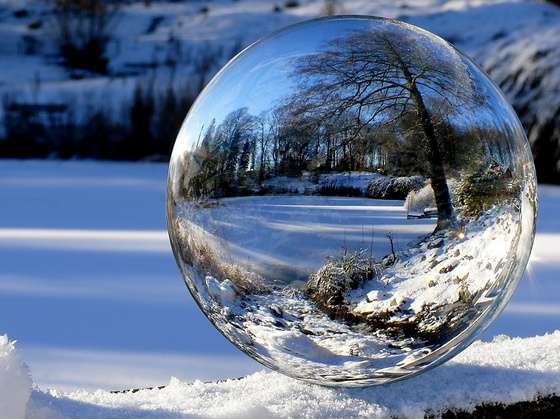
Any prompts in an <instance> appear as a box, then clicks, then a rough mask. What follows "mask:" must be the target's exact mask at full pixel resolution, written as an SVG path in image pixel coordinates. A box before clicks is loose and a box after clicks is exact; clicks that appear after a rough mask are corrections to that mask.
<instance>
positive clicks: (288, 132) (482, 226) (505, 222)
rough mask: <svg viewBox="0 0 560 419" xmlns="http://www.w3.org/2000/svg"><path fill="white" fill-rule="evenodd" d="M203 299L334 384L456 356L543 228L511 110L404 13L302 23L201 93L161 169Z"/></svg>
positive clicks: (301, 373)
mask: <svg viewBox="0 0 560 419" xmlns="http://www.w3.org/2000/svg"><path fill="white" fill-rule="evenodd" d="M167 204H168V226H169V234H170V238H171V243H172V247H173V250H174V253H175V257H176V259H177V262H178V264H179V267H180V269H181V271H182V274H183V276H184V279H185V282H186V285H187V286H188V288H189V290H190V292H191V294H192V296H193V297H194V299H195V300H196V302H197V303H198V305H199V306H200V308H201V309H202V311H203V312H204V314H205V315H206V316H207V317H208V318H209V319H210V321H211V322H212V323H213V324H214V326H215V327H216V328H217V329H218V330H219V331H220V332H222V333H223V334H224V336H226V337H227V339H229V340H230V341H231V342H232V343H233V344H235V345H236V346H237V347H238V348H239V349H241V350H242V351H243V352H245V353H246V354H248V355H249V356H251V357H253V358H254V359H256V360H257V361H259V362H261V363H262V364H264V365H266V366H268V367H270V368H272V369H275V370H277V371H280V372H282V373H284V374H287V375H289V376H292V377H295V378H298V379H302V380H306V381H309V382H314V383H318V384H324V385H340V386H365V385H373V384H383V383H387V382H390V381H394V380H398V379H403V378H405V377H409V376H411V375H414V374H417V373H419V372H421V371H424V370H426V369H428V368H430V367H433V366H435V365H438V364H440V363H442V362H443V361H445V360H446V359H448V358H450V357H451V356H453V355H455V354H457V353H458V352H459V351H461V350H462V349H464V348H465V347H466V346H467V345H468V344H469V343H470V342H472V341H473V340H474V338H475V337H476V336H477V335H478V334H479V333H480V332H481V331H482V330H484V328H486V327H487V326H488V325H489V323H490V322H491V321H492V320H493V319H494V318H495V317H496V316H497V314H498V313H499V312H500V311H501V310H502V309H503V307H504V305H505V304H506V303H507V301H508V300H509V298H510V297H511V295H512V293H513V291H514V289H515V287H516V285H517V283H518V282H519V280H520V279H521V277H522V275H523V271H524V269H525V266H526V264H527V260H528V257H529V254H530V250H531V246H532V243H533V237H534V226H535V216H536V215H535V213H536V182H535V172H534V166H533V161H532V156H531V152H530V149H529V145H528V142H527V139H526V137H525V134H524V132H523V129H522V127H521V124H520V122H519V120H518V119H517V117H516V115H515V113H514V112H513V110H512V109H511V107H510V106H509V105H508V104H507V102H506V100H505V99H504V97H503V96H502V94H501V93H500V91H499V90H498V89H497V88H496V87H495V86H494V84H493V83H492V82H491V81H490V80H489V79H488V77H487V76H486V75H485V74H484V73H483V72H482V71H481V70H480V69H479V68H478V67H477V66H476V65H474V64H473V63H472V62H471V61H470V60H469V59H468V58H467V57H465V56H464V55H463V54H461V53H460V52H459V51H457V50H456V49H455V48H454V47H452V46H451V45H450V44H448V43H447V42H445V41H444V40H442V39H441V38H438V37H437V36H435V35H433V34H431V33H429V32H427V31H425V30H422V29H419V28H417V27H414V26H411V25H408V24H405V23H401V22H398V21H395V20H386V19H381V18H370V17H337V18H330V19H319V20H313V21H308V22H305V23H301V24H297V25H294V26H291V27H289V28H286V29H284V30H282V31H279V32H277V33H275V34H273V35H271V36H269V37H267V38H265V39H263V40H261V41H259V42H257V43H255V44H253V45H251V46H250V47H248V48H247V49H245V50H244V51H243V52H241V53H240V54H239V55H238V56H237V57H235V58H234V59H233V60H231V61H230V62H229V63H228V64H227V65H226V66H225V67H224V68H223V69H222V71H220V72H219V73H218V75H216V76H215V77H214V79H213V80H212V81H211V82H210V83H209V84H208V86H207V87H206V89H205V90H204V91H203V92H202V93H201V94H200V96H199V98H198V99H197V100H196V102H195V104H194V105H193V106H192V108H191V110H190V112H189V114H188V115H187V117H186V119H185V122H184V123H183V126H182V128H181V131H180V133H179V135H178V138H177V141H176V143H175V147H174V150H173V155H172V158H171V163H170V167H169V178H168V195H167Z"/></svg>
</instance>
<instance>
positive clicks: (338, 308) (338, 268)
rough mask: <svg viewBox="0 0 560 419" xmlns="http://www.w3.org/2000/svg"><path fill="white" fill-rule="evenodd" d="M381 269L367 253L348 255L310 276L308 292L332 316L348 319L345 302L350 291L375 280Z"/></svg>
mask: <svg viewBox="0 0 560 419" xmlns="http://www.w3.org/2000/svg"><path fill="white" fill-rule="evenodd" d="M378 270H379V266H378V264H376V263H375V262H374V260H373V258H372V257H371V255H369V254H368V253H367V251H365V250H362V251H356V252H348V253H344V254H343V255H342V256H340V257H339V258H333V259H331V260H329V261H328V262H327V263H326V264H325V265H323V266H322V267H321V268H320V269H319V270H317V271H316V272H315V273H313V274H311V275H310V277H309V281H308V282H307V284H306V285H305V293H306V295H307V296H308V297H309V298H310V299H311V300H312V301H314V302H315V303H316V304H317V305H318V306H319V307H320V308H321V309H322V310H324V311H325V312H326V313H327V314H329V315H330V316H334V317H338V318H345V317H347V316H348V312H347V310H346V309H345V308H346V305H345V304H344V301H345V298H346V295H347V294H348V292H349V291H351V290H353V289H356V288H358V287H359V286H360V285H361V284H362V283H363V282H364V281H366V280H368V279H371V278H372V277H373V276H374V275H375V273H376V272H377V271H378Z"/></svg>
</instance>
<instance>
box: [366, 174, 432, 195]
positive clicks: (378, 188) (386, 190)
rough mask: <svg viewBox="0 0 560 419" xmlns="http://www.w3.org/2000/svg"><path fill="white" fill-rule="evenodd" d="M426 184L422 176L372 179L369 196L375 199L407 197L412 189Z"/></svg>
mask: <svg viewBox="0 0 560 419" xmlns="http://www.w3.org/2000/svg"><path fill="white" fill-rule="evenodd" d="M423 186H424V178H423V177H422V176H402V177H389V176H382V177H377V178H375V179H373V180H372V182H371V183H370V184H369V186H368V197H370V198H375V199H406V197H407V195H408V194H409V192H410V191H414V190H417V189H421V188H422V187H423Z"/></svg>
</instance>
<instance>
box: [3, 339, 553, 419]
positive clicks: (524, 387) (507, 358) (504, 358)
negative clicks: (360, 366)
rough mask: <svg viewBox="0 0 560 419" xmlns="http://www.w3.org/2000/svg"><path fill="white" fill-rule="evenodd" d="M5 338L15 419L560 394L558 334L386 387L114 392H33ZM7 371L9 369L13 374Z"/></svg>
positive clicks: (424, 403)
mask: <svg viewBox="0 0 560 419" xmlns="http://www.w3.org/2000/svg"><path fill="white" fill-rule="evenodd" d="M2 339H3V338H1V337H0V383H2V382H1V380H2V378H4V377H5V378H7V379H8V380H9V382H8V384H10V385H11V387H10V392H8V393H6V392H0V407H2V408H4V409H3V410H2V413H3V414H4V415H5V414H6V413H8V414H9V415H10V416H8V417H9V418H10V419H23V418H24V416H23V414H22V413H23V412H24V411H25V410H27V416H26V418H28V419H94V418H103V419H109V418H113V419H123V418H154V419H155V418H158V419H161V418H169V419H180V418H201V417H212V418H245V419H251V418H255V419H257V418H258V419H263V418H293V417H306V418H326V417H328V418H349V417H352V418H354V417H355V418H389V417H399V418H424V415H425V413H426V412H430V413H432V414H435V415H437V414H438V413H441V412H443V411H446V410H447V409H461V410H466V411H469V410H472V409H473V408H474V407H475V406H479V405H481V404H482V403H492V402H496V403H504V404H508V403H515V402H519V401H531V400H535V399H536V397H538V396H539V395H541V396H546V395H550V394H554V393H556V394H558V392H559V391H560V332H558V331H557V332H555V333H552V334H547V335H545V336H539V337H534V338H525V339H521V338H516V339H511V338H508V337H506V336H497V337H496V338H494V339H493V340H492V341H491V342H487V343H483V342H475V343H474V344H473V345H472V346H470V347H469V348H468V349H467V350H466V351H464V352H463V353H461V354H460V355H459V356H457V357H456V358H454V359H453V360H451V361H449V362H448V363H446V364H445V365H443V366H440V367H439V368H437V369H434V370H431V371H428V372H427V373H425V374H423V375H421V376H418V377H414V378H411V379H409V380H407V381H403V382H399V383H393V384H390V385H388V386H383V387H373V388H368V389H332V388H325V387H319V386H314V385H310V384H305V383H302V382H299V381H296V380H293V379H291V378H288V377H285V376H282V375H280V374H278V373H273V372H264V371H263V372H257V373H255V374H252V375H249V376H247V377H245V378H243V379H240V380H227V381H223V382H218V383H203V382H201V381H195V382H192V383H186V382H182V381H180V380H178V379H176V378H171V379H170V380H169V382H167V383H166V387H165V388H164V389H153V390H142V391H138V392H135V393H132V392H127V393H117V394H115V393H109V392H107V391H103V390H98V391H94V392H88V391H84V390H78V391H73V392H69V393H60V392H56V391H48V392H47V391H41V390H38V389H34V390H33V392H32V393H31V386H30V381H29V378H28V377H27V370H26V368H25V366H23V365H21V363H20V361H19V360H18V359H17V355H16V354H15V352H14V351H13V349H12V347H11V345H10V344H9V343H8V342H7V341H6V339H5V338H4V339H3V340H2ZM6 349H7V355H8V356H7V357H5V354H4V351H6ZM4 365H8V366H9V367H11V371H8V372H7V373H6V371H5V370H3V369H2V367H4ZM30 393H31V395H30ZM26 402H27V403H26ZM6 408H7V409H10V410H6ZM5 417H6V416H5Z"/></svg>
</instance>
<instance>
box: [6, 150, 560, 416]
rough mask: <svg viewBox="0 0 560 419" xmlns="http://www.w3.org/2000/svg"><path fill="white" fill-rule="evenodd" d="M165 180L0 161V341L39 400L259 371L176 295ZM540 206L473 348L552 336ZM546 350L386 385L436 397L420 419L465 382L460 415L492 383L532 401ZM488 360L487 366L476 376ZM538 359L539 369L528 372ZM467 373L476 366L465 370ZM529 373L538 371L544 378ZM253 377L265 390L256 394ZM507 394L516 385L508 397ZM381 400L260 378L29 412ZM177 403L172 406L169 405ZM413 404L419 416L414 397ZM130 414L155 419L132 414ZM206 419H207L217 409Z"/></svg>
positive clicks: (556, 309) (559, 257)
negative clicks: (26, 370)
mask: <svg viewBox="0 0 560 419" xmlns="http://www.w3.org/2000/svg"><path fill="white" fill-rule="evenodd" d="M165 176H166V166H165V165H160V164H110V163H94V162H52V161H49V162H34V161H27V162H21V161H2V162H0V197H1V199H2V207H1V210H0V215H1V217H0V248H1V251H0V266H1V267H2V268H1V270H0V302H1V304H0V330H1V333H8V334H9V336H10V338H11V339H17V340H18V343H17V347H18V349H19V351H20V353H21V357H22V358H23V359H24V360H25V361H26V363H27V364H28V365H29V367H30V370H31V373H32V376H33V379H34V382H35V383H37V384H38V385H39V387H40V388H41V389H46V388H48V387H54V388H58V389H63V390H64V389H65V390H71V389H78V388H89V389H93V388H105V389H120V388H131V387H144V386H150V385H161V384H166V383H168V382H169V377H170V376H175V377H178V378H179V379H180V380H182V381H192V380H194V379H201V380H206V379H217V378H225V377H230V378H231V377H239V376H243V375H245V374H247V373H250V372H254V371H257V370H261V369H262V367H261V366H259V365H258V364H256V363H255V362H253V361H252V360H250V359H248V358H247V357H246V356H245V355H242V354H241V353H239V352H238V351H237V350H236V349H235V348H233V346H232V345H231V344H230V343H229V342H227V341H226V340H225V339H224V338H223V337H222V336H221V335H220V334H219V333H218V332H217V331H216V330H215V329H214V328H213V327H211V326H210V324H209V323H208V321H207V320H206V319H205V318H204V317H203V315H202V314H201V313H200V312H199V310H198V309H197V308H196V306H195V304H194V302H193V300H192V298H191V297H190V296H189V295H188V293H187V291H186V289H185V286H184V285H183V282H182V281H181V279H180V276H179V272H178V270H177V268H176V266H175V262H174V260H173V257H172V255H171V250H170V248H169V244H168V239H167V235H166V232H165V219H164V214H165V212H164V199H165V191H164V185H165ZM539 193H540V205H539V207H540V218H539V222H538V234H537V239H536V242H535V248H534V251H533V255H532V258H531V262H530V265H529V269H528V273H527V275H526V278H525V279H524V280H523V281H522V282H521V284H520V286H519V288H518V290H517V292H516V293H515V295H514V297H513V300H512V301H511V303H510V304H509V305H508V307H507V308H506V310H505V312H504V313H503V314H502V315H501V316H500V317H499V318H498V319H497V321H496V322H495V323H494V324H493V325H492V326H491V327H490V329H489V330H488V331H487V332H486V333H485V334H484V336H485V338H486V339H490V338H491V337H492V336H495V335H498V334H507V335H510V336H522V337H530V336H535V335H543V334H545V333H547V332H553V331H554V330H556V329H558V326H559V324H560V323H559V320H560V303H558V297H559V296H560V282H558V280H557V279H558V271H559V268H560V253H559V252H558V250H557V249H558V244H559V243H560V220H559V219H558V217H557V214H558V213H559V212H560V188H558V187H553V186H541V188H540V191H539ZM300 221H302V220H300ZM327 227H328V226H327ZM341 234H342V235H341V237H340V239H342V240H344V239H343V237H344V233H341ZM359 235H360V236H361V232H360V234H359ZM6 345H7V343H5V344H4V348H6V347H7V346H6ZM531 345H533V346H531ZM555 345H556V346H555ZM558 345H560V343H559V341H558V335H557V334H556V335H553V336H549V337H543V338H536V339H533V340H523V341H513V342H511V344H509V343H507V344H506V343H500V344H499V345H498V346H495V347H492V348H495V351H494V349H492V350H489V347H488V346H484V345H480V346H475V347H474V348H473V349H472V350H470V352H466V353H465V354H463V355H461V357H460V358H458V359H457V361H456V362H454V363H450V364H448V365H446V366H443V367H441V368H438V369H437V370H435V371H434V372H433V373H428V374H430V375H428V376H426V378H422V377H418V378H415V379H413V380H412V381H410V382H409V383H410V384H407V383H408V382H407V383H402V384H396V386H402V387H398V388H397V390H399V389H402V391H408V392H411V393H412V392H413V389H414V388H423V386H428V385H429V386H433V385H437V386H438V387H437V388H439V389H440V390H441V391H439V392H438V391H436V392H435V393H434V394H438V395H439V396H440V397H441V399H439V398H438V400H440V401H434V404H433V405H432V406H436V405H437V403H440V402H441V403H444V401H445V400H447V399H449V400H450V402H449V403H451V402H452V401H455V400H457V399H458V398H459V397H460V396H459V395H461V397H464V393H461V391H463V390H464V389H465V388H473V387H474V386H475V382H476V383H477V384H476V386H477V387H478V388H480V392H479V393H476V394H474V393H472V392H469V393H468V394H473V396H472V399H470V398H469V399H467V400H466V401H465V403H476V402H477V401H480V400H482V399H483V398H484V397H494V396H493V395H494V394H495V393H494V392H493V391H491V390H492V389H493V388H494V387H493V386H498V384H497V383H499V386H505V387H496V388H497V389H498V390H500V389H501V390H500V391H502V390H503V393H504V394H510V395H511V397H512V400H513V399H520V398H522V397H525V396H527V395H528V396H530V395H531V394H534V392H533V390H534V389H536V388H539V389H542V390H543V391H544V390H551V389H555V388H556V387H554V385H557V383H558V382H559V380H560V378H559V377H558V375H555V374H559V373H558V365H560V361H559V360H558V359H557V358H555V356H556V355H554V354H555V353H558V349H559V348H558ZM531 347H533V348H535V351H536V350H537V349H538V348H540V349H541V350H546V351H548V350H550V351H551V353H550V354H548V352H546V355H544V356H541V355H542V354H543V353H542V352H541V353H540V355H539V356H538V357H537V355H536V354H535V352H531V351H529V350H527V351H519V348H531ZM477 348H478V349H477ZM2 351H5V349H0V352H2ZM500 351H501V352H500ZM506 352H507V354H508V355H505V353H506ZM516 352H523V354H522V355H523V356H526V357H529V358H524V359H523V360H522V361H520V362H522V363H523V364H520V366H519V367H515V368H512V369H510V370H504V369H503V367H505V366H506V363H507V362H512V363H514V362H515V360H509V361H508V359H510V356H511V354H513V353H516ZM484 354H486V355H484ZM489 354H491V356H492V357H491V359H490V360H488V362H487V363H482V358H483V356H490V355H489ZM531 356H534V357H535V358H530V357H531ZM547 357H548V358H547ZM537 358H538V359H539V360H540V361H538V362H541V363H542V364H540V366H539V364H537V366H535V367H533V366H532V365H533V363H534V362H537ZM470 362H472V363H474V364H477V366H472V365H471V366H468V365H465V364H468V363H470ZM481 363H482V364H481ZM544 363H547V364H546V365H545V364H544ZM555 368H556V369H555ZM539 369H541V370H543V369H550V371H549V372H548V373H546V374H543V373H540V372H539ZM263 377H266V379H267V380H270V385H269V386H268V387H271V388H275V389H276V390H274V391H272V392H270V393H268V392H261V393H258V392H256V391H255V390H256V389H257V386H258V383H259V382H262V380H263V379H264V378H263ZM459 377H461V379H460V378H459ZM465 377H466V378H465ZM471 379H472V380H475V381H469V380H471ZM415 380H416V381H415ZM418 380H419V381H418ZM422 380H427V381H425V382H424V381H422ZM453 380H456V381H459V380H463V381H461V383H463V384H464V386H465V387H457V389H456V390H452V389H451V386H449V389H448V388H447V386H446V383H450V382H452V381H453ZM478 380H480V383H478ZM436 382H437V383H438V384H436ZM453 382H455V381H453ZM519 382H524V383H526V384H527V383H528V384H527V386H526V387H516V385H517V384H516V383H519ZM463 384H462V385H463ZM458 385H459V384H458ZM541 385H542V387H539V386H541ZM220 386H221V387H220ZM469 386H470V387H469ZM480 386H482V387H480ZM394 388H396V387H392V386H391V387H388V389H387V390H383V389H376V390H373V391H372V392H370V393H368V392H360V391H344V392H342V393H337V392H335V391H334V390H326V389H321V388H314V387H309V386H305V385H303V384H300V383H295V382H293V381H292V380H289V379H287V378H284V377H280V376H278V375H276V374H272V373H270V374H269V373H266V375H265V376H263V375H262V373H261V374H260V375H256V376H251V377H249V378H248V379H246V380H243V381H235V382H230V383H227V384H217V385H210V386H204V385H202V384H197V385H195V386H187V385H186V384H180V383H177V382H175V384H174V385H173V386H171V387H170V389H168V390H165V391H164V392H162V393H139V394H138V395H137V396H134V397H135V398H134V397H125V396H119V395H114V396H110V395H108V394H107V393H87V392H78V393H75V394H74V395H73V396H71V398H72V399H73V401H71V400H69V399H53V397H54V396H50V395H46V394H44V393H42V392H35V393H34V395H33V400H34V401H33V403H38V404H41V403H43V404H47V403H53V407H52V408H53V409H55V411H56V410H57V409H58V410H61V409H64V411H65V412H80V413H71V414H70V417H111V416H110V414H109V413H110V412H113V413H114V415H115V416H116V417H122V416H124V417H126V416H125V415H128V416H129V417H166V416H165V415H167V417H173V418H175V417H180V412H191V413H192V414H196V413H197V412H200V411H202V409H204V408H208V405H209V404H211V403H212V401H213V400H215V397H216V398H217V397H222V396H223V397H224V399H223V400H226V401H227V402H224V403H223V404H222V406H223V409H224V410H223V411H221V412H222V415H223V416H228V415H230V416H231V415H234V414H238V415H239V416H244V417H246V416H248V415H249V414H254V415H258V414H260V413H263V412H264V413H263V414H265V413H267V412H266V411H263V410H261V409H262V406H263V405H265V404H267V403H268V404H269V405H270V406H271V407H270V408H271V409H272V411H275V410H274V409H276V408H277V409H281V406H279V405H277V404H275V403H273V402H272V400H280V398H282V397H285V396H287V395H288V394H294V393H299V394H300V396H298V397H297V398H296V401H294V402H293V403H294V404H292V405H291V406H292V407H291V408H293V409H300V408H301V409H304V410H305V409H308V411H310V412H311V409H312V408H313V402H312V400H315V401H317V400H324V401H325V403H327V401H329V400H330V401H331V402H332V403H333V404H332V405H331V407H329V409H334V407H333V406H335V404H336V403H335V400H340V404H336V405H337V406H338V407H339V408H340V409H342V410H341V412H345V410H344V409H361V408H358V407H357V406H362V407H363V409H362V410H359V411H363V412H375V411H376V410H375V409H378V407H375V406H377V405H379V406H385V407H388V408H391V409H397V408H402V409H404V406H403V405H400V404H398V402H397V401H395V400H394V399H392V398H391V396H390V394H389V393H391V392H393V391H396V390H393V389H394ZM432 388H433V387H432ZM185 389H186V390H185ZM461 389H463V390H461ZM179 391H182V392H183V394H185V398H184V399H181V398H179V397H178V396H177V393H178V392H179ZM399 391H400V390H399ZM399 391H396V393H395V394H400V393H399ZM455 391H456V393H454V392H455ZM244 392H246V393H244ZM236 394H247V395H249V394H253V396H251V397H253V398H249V399H246V400H249V401H250V402H247V403H240V402H239V403H238V402H236V401H235V399H236ZM341 394H342V395H341ZM305 395H307V396H305ZM228 397H229V398H228ZM411 397H412V396H411ZM416 397H418V399H414V400H418V403H420V405H419V406H423V405H422V403H425V401H423V400H424V399H422V395H417V396H416ZM469 397H470V396H469ZM496 397H497V396H496ZM172 399H175V404H173V402H172ZM195 399H197V400H198V402H196V403H195ZM237 399H239V398H238V397H237ZM307 399H308V401H306V400H307ZM356 399H359V400H361V401H359V402H356V401H355V400H356ZM297 400H299V401H297ZM82 402H95V403H97V405H96V406H89V405H84V404H83V403H82ZM205 403H206V404H205ZM356 403H357V404H356ZM141 405H142V406H145V407H146V408H147V409H155V410H154V411H152V412H151V413H150V412H147V413H145V414H144V413H141V412H140V410H139V409H141V408H140V407H139V406H141ZM170 406H171V407H170ZM181 406H183V407H181ZM189 406H190V407H189ZM274 406H277V407H274ZM345 406H346V407H345ZM399 406H400V407H399ZM113 408H116V410H113ZM198 408H200V409H201V410H200V411H196V410H188V409H198ZM81 409H86V410H81ZM157 409H167V410H157ZM173 409H176V410H173ZM213 409H218V407H213ZM245 409H248V410H245ZM286 409H288V407H286ZM368 409H369V410H368ZM84 412H87V414H86V413H84ZM178 412H179V413H178ZM209 412H214V413H215V414H216V415H218V414H220V411H219V410H212V411H210V410H209ZM277 412H280V413H282V411H281V410H277ZM285 412H288V413H284V414H285V415H288V414H289V411H288V410H286V411H285ZM346 412H358V410H346ZM280 413H279V414H280ZM72 414H74V416H71V415H72ZM356 414H357V413H356ZM88 415H89V416H88ZM115 416H113V417H115Z"/></svg>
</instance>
